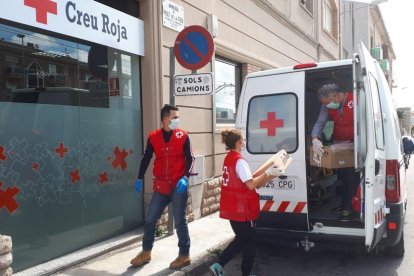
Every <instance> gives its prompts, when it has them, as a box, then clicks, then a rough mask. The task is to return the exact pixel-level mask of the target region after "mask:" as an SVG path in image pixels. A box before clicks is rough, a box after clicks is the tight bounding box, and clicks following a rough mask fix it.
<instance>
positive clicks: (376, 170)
mask: <svg viewBox="0 0 414 276" xmlns="http://www.w3.org/2000/svg"><path fill="white" fill-rule="evenodd" d="M379 170H380V162H379V160H378V159H375V175H378V174H379Z"/></svg>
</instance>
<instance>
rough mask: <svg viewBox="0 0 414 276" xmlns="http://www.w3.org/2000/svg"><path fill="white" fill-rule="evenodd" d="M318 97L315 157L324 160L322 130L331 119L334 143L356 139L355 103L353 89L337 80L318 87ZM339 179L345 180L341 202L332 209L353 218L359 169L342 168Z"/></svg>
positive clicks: (314, 127)
mask: <svg viewBox="0 0 414 276" xmlns="http://www.w3.org/2000/svg"><path fill="white" fill-rule="evenodd" d="M318 99H319V101H320V102H321V103H322V105H321V109H320V111H319V116H318V119H317V121H316V123H315V124H314V126H313V129H312V134H311V135H312V148H313V152H314V156H313V158H314V160H315V162H316V163H318V162H320V160H321V157H322V154H323V152H324V150H323V144H322V141H321V140H322V132H323V129H324V127H325V125H326V123H327V122H328V121H329V120H330V121H333V123H334V130H333V143H334V144H335V143H339V142H346V141H349V142H353V141H354V110H353V109H354V104H353V93H352V91H350V92H345V91H343V89H341V88H340V87H339V86H338V85H337V84H336V83H328V84H325V85H323V86H321V87H320V88H319V89H318ZM338 179H340V180H341V182H342V197H341V205H340V206H338V207H336V208H334V209H333V210H332V211H333V212H335V213H336V214H338V215H339V220H341V221H348V220H352V218H353V216H354V215H355V213H354V211H353V209H352V197H353V196H354V195H355V193H356V190H357V187H358V184H359V173H358V172H356V171H355V169H354V168H353V167H350V168H340V169H338Z"/></svg>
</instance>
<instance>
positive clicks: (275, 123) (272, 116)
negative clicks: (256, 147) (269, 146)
mask: <svg viewBox="0 0 414 276" xmlns="http://www.w3.org/2000/svg"><path fill="white" fill-rule="evenodd" d="M283 126H284V122H283V120H277V119H276V112H267V120H261V121H260V128H267V136H276V128H278V127H283Z"/></svg>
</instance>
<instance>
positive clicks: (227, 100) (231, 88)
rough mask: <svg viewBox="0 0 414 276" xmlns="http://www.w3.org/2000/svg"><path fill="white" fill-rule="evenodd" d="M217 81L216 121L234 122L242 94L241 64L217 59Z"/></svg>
mask: <svg viewBox="0 0 414 276" xmlns="http://www.w3.org/2000/svg"><path fill="white" fill-rule="evenodd" d="M215 83H216V87H215V100H216V122H217V123H234V122H235V121H236V112H237V104H238V100H239V95H240V65H239V64H237V63H231V62H229V61H225V60H223V59H216V61H215Z"/></svg>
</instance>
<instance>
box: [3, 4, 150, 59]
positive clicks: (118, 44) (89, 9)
mask: <svg viewBox="0 0 414 276" xmlns="http://www.w3.org/2000/svg"><path fill="white" fill-rule="evenodd" d="M0 3H1V4H0V5H1V7H3V8H2V9H0V18H3V19H6V20H10V21H14V22H17V23H21V24H25V25H29V26H33V27H37V28H40V29H45V30H48V31H52V32H57V33H61V34H64V35H68V36H72V37H76V38H80V39H84V40H87V41H92V42H94V43H98V44H102V45H105V46H108V47H112V48H116V49H120V50H123V51H126V52H129V53H133V54H137V55H144V22H143V21H142V20H140V19H137V18H135V17H133V16H130V15H127V14H125V13H122V12H120V11H117V10H115V9H113V8H110V7H108V6H105V5H103V4H100V3H98V2H95V1H93V0H70V1H69V0H54V1H52V0H13V1H10V0H0ZM137 5H138V3H137ZM5 7H7V8H5Z"/></svg>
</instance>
